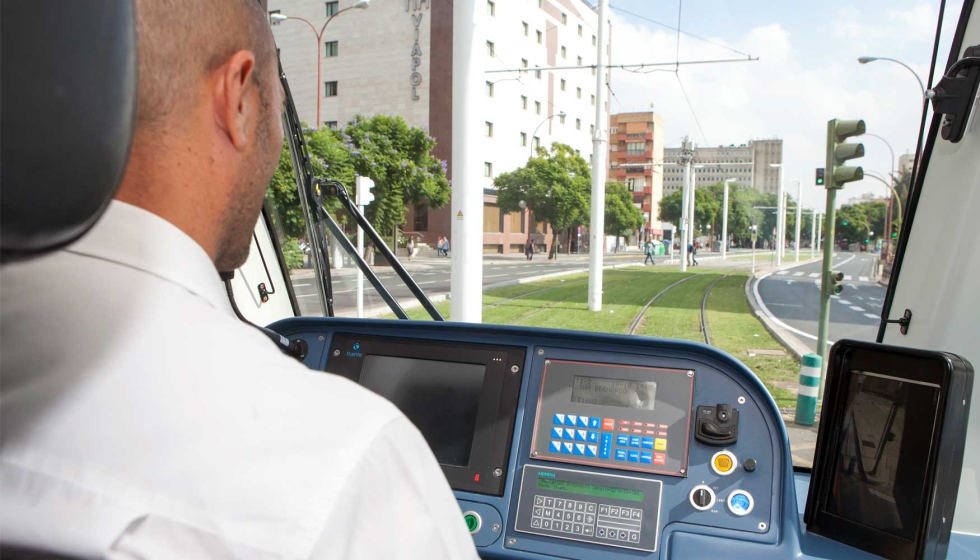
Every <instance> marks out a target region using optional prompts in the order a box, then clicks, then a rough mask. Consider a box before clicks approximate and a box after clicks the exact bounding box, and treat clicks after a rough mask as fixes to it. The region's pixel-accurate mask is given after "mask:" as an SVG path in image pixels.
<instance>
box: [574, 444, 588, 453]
mask: <svg viewBox="0 0 980 560" xmlns="http://www.w3.org/2000/svg"><path fill="white" fill-rule="evenodd" d="M572 455H585V444H583V443H576V444H575V449H574V450H573V451H572Z"/></svg>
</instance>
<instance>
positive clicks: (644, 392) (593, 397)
mask: <svg viewBox="0 0 980 560" xmlns="http://www.w3.org/2000/svg"><path fill="white" fill-rule="evenodd" d="M572 402H576V403H584V404H598V405H604V406H618V407H620V408H632V409H636V410H653V408H654V405H655V404H656V402H657V383H656V382H655V381H633V380H630V379H613V378H608V377H588V376H584V375H576V376H575V379H574V381H573V382H572Z"/></svg>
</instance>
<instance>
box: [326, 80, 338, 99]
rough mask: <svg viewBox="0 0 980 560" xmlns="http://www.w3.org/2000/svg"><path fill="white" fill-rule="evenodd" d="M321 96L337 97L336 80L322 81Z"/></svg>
mask: <svg viewBox="0 0 980 560" xmlns="http://www.w3.org/2000/svg"><path fill="white" fill-rule="evenodd" d="M323 96H324V97H337V82H323Z"/></svg>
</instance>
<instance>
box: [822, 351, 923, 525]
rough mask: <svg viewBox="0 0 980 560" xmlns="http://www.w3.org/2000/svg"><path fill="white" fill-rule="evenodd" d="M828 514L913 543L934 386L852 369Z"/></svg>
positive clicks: (919, 507)
mask: <svg viewBox="0 0 980 560" xmlns="http://www.w3.org/2000/svg"><path fill="white" fill-rule="evenodd" d="M849 377H850V379H849V382H848V386H847V392H846V397H845V403H846V404H845V408H844V417H843V422H842V424H841V426H840V432H839V438H840V439H839V441H840V445H839V447H838V452H837V457H836V460H835V465H834V467H833V471H832V474H831V477H832V478H831V488H832V490H831V492H830V493H829V496H828V500H827V507H826V509H827V512H829V513H832V514H834V515H837V516H839V517H843V518H845V519H849V520H851V521H854V522H855V523H860V524H861V525H865V526H868V527H873V528H875V529H878V530H881V531H885V532H887V533H891V534H892V535H895V536H897V537H900V538H903V539H907V540H913V539H914V538H915V533H916V531H917V529H918V527H919V521H920V515H921V514H922V512H923V511H924V506H925V504H923V503H922V501H923V495H924V489H925V484H926V470H927V468H928V462H929V450H930V449H931V448H932V443H933V442H932V439H933V427H934V425H935V422H936V414H937V410H938V405H939V386H938V385H935V384H932V383H925V382H919V381H912V380H909V379H898V378H895V377H890V376H887V375H881V374H876V373H869V372H864V371H854V370H852V371H851V375H850V376H849Z"/></svg>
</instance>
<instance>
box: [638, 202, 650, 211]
mask: <svg viewBox="0 0 980 560" xmlns="http://www.w3.org/2000/svg"><path fill="white" fill-rule="evenodd" d="M640 210H642V211H643V212H652V211H653V204H652V203H649V202H648V203H646V204H643V205H642V206H640Z"/></svg>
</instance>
